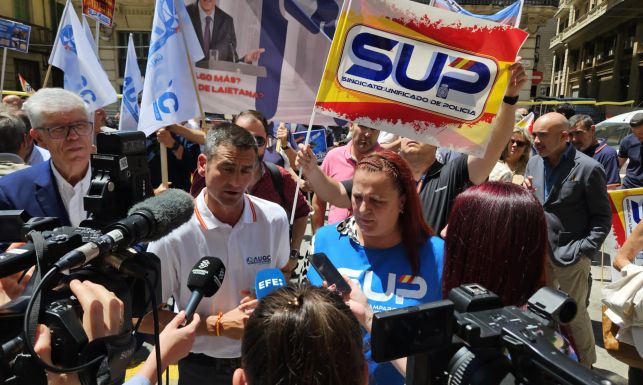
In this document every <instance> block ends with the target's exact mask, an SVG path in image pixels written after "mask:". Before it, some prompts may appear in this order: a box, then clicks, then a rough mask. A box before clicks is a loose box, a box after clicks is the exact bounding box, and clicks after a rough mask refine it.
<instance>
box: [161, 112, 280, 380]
mask: <svg viewBox="0 0 643 385" xmlns="http://www.w3.org/2000/svg"><path fill="white" fill-rule="evenodd" d="M257 164H258V155H257V143H256V141H255V139H254V137H253V136H252V135H251V134H250V133H249V132H248V131H246V130H244V129H243V128H241V127H239V126H237V125H235V124H232V123H225V124H223V125H221V126H219V127H217V128H216V129H212V130H210V131H209V132H208V134H207V135H206V143H205V154H201V155H199V158H198V171H199V173H200V174H201V175H202V176H204V177H205V183H206V187H205V188H204V189H203V190H202V191H201V193H200V194H199V196H198V197H197V198H196V204H195V210H194V215H193V216H192V218H191V219H190V221H188V222H187V223H185V224H184V225H182V226H181V227H179V228H178V229H176V230H175V231H174V232H172V233H171V234H170V235H169V236H167V237H165V238H163V239H161V240H160V241H157V242H153V243H151V244H150V245H149V248H148V251H150V252H152V253H155V254H156V255H158V257H159V258H160V259H161V270H162V276H163V285H162V286H163V298H169V297H170V296H173V297H174V298H175V300H176V303H177V306H178V308H179V309H184V308H185V306H186V304H187V302H188V300H189V298H190V295H191V292H190V290H189V289H188V287H187V279H188V275H189V274H190V270H191V269H192V267H193V266H194V265H195V263H196V262H197V261H198V260H199V259H200V258H201V257H204V256H214V257H218V258H220V259H221V260H222V261H223V263H224V265H225V267H226V273H225V278H224V280H223V285H222V286H221V288H220V289H219V290H218V291H217V293H216V294H215V295H214V296H212V297H211V298H204V299H203V300H202V301H201V303H200V304H199V306H198V308H197V313H199V315H200V316H201V319H202V320H205V322H202V325H201V326H200V332H199V333H198V334H200V336H197V338H196V340H195V342H194V346H193V347H192V352H191V353H190V355H188V357H186V358H185V359H183V360H181V361H179V382H178V383H179V385H197V384H199V385H201V384H226V385H229V384H231V383H232V374H233V372H234V370H235V369H236V368H237V367H239V357H240V356H241V342H240V338H241V336H242V335H243V327H244V324H245V320H246V319H247V318H248V314H246V312H245V311H244V309H243V307H241V308H240V301H241V299H242V298H243V296H244V294H243V293H242V292H247V291H249V290H251V289H253V288H254V283H255V275H256V273H257V272H258V271H260V270H263V269H267V268H274V267H278V268H286V267H287V264H288V254H289V251H290V246H289V241H288V220H287V218H286V213H285V211H284V210H283V209H282V208H281V207H280V206H279V205H277V204H275V203H272V202H268V201H266V200H263V199H260V198H256V197H254V196H249V195H248V194H246V193H245V192H246V189H247V188H248V185H249V184H250V182H251V180H252V174H253V171H254V170H255V167H256V166H257Z"/></svg>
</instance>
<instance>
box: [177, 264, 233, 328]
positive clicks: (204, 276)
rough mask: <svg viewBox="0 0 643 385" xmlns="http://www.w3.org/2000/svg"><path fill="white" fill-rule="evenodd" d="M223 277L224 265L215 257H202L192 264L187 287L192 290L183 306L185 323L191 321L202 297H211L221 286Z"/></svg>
mask: <svg viewBox="0 0 643 385" xmlns="http://www.w3.org/2000/svg"><path fill="white" fill-rule="evenodd" d="M224 277H225V266H224V265H223V262H222V261H221V260H220V259H219V258H217V257H203V258H201V259H200V260H199V262H197V263H196V265H194V267H193V268H192V271H190V275H189V276H188V288H189V289H190V291H192V296H190V299H189V300H188V303H187V305H186V306H185V320H186V323H190V322H191V321H192V316H194V312H195V311H196V308H197V306H199V302H201V300H202V299H203V297H206V298H208V297H212V296H213V295H214V294H215V293H216V292H217V291H218V290H219V288H221V285H222V283H223V278H224Z"/></svg>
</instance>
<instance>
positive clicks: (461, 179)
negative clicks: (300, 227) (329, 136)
mask: <svg viewBox="0 0 643 385" xmlns="http://www.w3.org/2000/svg"><path fill="white" fill-rule="evenodd" d="M526 81H527V77H526V75H525V71H524V68H523V67H522V65H521V64H520V63H514V64H513V65H512V67H511V79H510V80H509V86H508V87H507V91H506V93H505V98H504V99H503V103H502V105H501V107H500V111H498V114H497V115H496V121H495V122H494V125H493V128H492V132H491V137H490V138H489V144H488V146H487V151H486V153H485V155H484V156H483V157H482V158H478V157H474V156H470V155H466V154H462V155H460V156H458V157H456V158H455V159H453V160H451V161H449V162H448V163H447V164H444V165H443V164H441V163H440V162H438V161H437V160H436V157H435V154H436V150H437V147H435V146H433V145H430V144H425V143H421V142H418V141H416V140H413V139H408V138H403V139H402V144H401V148H400V155H401V156H402V157H403V158H404V159H405V160H406V161H407V162H408V163H409V166H410V167H411V170H412V171H413V177H414V178H415V180H416V182H417V188H418V193H419V194H420V200H421V202H422V208H423V214H424V219H425V220H426V222H427V224H428V225H429V226H431V228H433V229H434V230H435V231H436V232H439V231H442V230H443V229H444V227H445V226H446V224H447V220H448V216H449V213H450V211H451V204H452V203H453V200H454V198H455V197H456V195H458V194H459V193H460V192H461V191H463V190H464V189H465V188H466V187H467V186H468V185H469V184H474V185H475V184H480V183H482V182H484V181H486V180H487V178H488V176H489V173H490V172H491V170H492V169H493V167H494V165H495V164H496V162H497V161H498V159H499V158H500V154H501V153H502V151H503V149H504V148H505V147H506V145H507V142H508V141H509V138H510V137H511V134H512V132H513V128H514V121H515V118H514V116H515V111H516V107H517V106H516V105H515V102H516V101H517V100H518V96H517V95H518V93H519V92H520V89H521V88H522V87H523V85H524V84H525V83H526ZM314 160H315V156H314V154H313V152H312V150H311V149H310V148H309V147H308V148H301V149H300V151H299V152H298V153H297V164H298V166H299V167H301V168H302V169H303V172H304V174H305V176H306V179H307V180H308V182H309V184H310V187H311V188H312V189H313V191H315V194H319V196H320V198H321V199H323V200H325V201H327V202H329V203H331V204H333V205H335V206H337V207H343V208H350V207H351V200H350V197H351V190H352V186H353V183H352V180H347V181H342V182H341V183H340V182H339V181H335V180H333V179H331V178H330V177H328V176H327V175H325V174H324V173H323V172H322V171H321V169H320V168H319V166H317V162H316V161H314Z"/></svg>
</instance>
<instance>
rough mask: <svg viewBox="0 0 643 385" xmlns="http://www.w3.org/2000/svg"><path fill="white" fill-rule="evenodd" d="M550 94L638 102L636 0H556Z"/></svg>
mask: <svg viewBox="0 0 643 385" xmlns="http://www.w3.org/2000/svg"><path fill="white" fill-rule="evenodd" d="M555 18H556V23H557V26H556V36H555V37H554V38H553V39H552V40H551V43H550V49H551V50H552V53H553V57H552V65H551V68H552V69H551V71H552V73H551V88H550V93H549V95H550V96H556V97H561V96H565V97H581V98H594V99H596V100H598V101H626V100H633V101H634V105H638V104H640V103H641V102H642V95H641V87H643V83H642V82H641V79H642V72H643V47H641V43H642V39H643V3H641V0H561V3H560V6H559V8H558V11H557V12H556V15H555Z"/></svg>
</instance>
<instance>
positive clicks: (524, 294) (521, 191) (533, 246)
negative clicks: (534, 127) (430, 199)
mask: <svg viewBox="0 0 643 385" xmlns="http://www.w3.org/2000/svg"><path fill="white" fill-rule="evenodd" d="M546 247H547V223H546V222H545V212H544V211H543V207H542V205H541V204H540V203H539V202H538V200H537V199H536V197H535V196H534V195H533V194H532V193H531V192H529V191H527V190H526V189H525V188H523V187H520V186H518V185H515V184H512V183H504V182H486V183H483V184H480V185H478V186H473V187H470V188H468V189H467V190H466V191H464V192H462V193H461V194H460V195H458V197H457V198H456V199H455V202H454V204H453V209H452V210H451V215H450V216H449V228H448V230H447V236H446V257H445V262H444V272H443V280H442V287H443V293H444V296H445V297H446V296H447V295H448V293H449V290H451V289H453V288H455V287H458V286H460V285H461V284H465V283H479V284H481V285H482V286H484V287H485V288H487V289H489V290H491V291H492V292H494V293H496V294H497V295H498V296H500V298H501V299H502V302H503V303H504V304H505V305H516V306H521V305H524V304H526V303H527V299H529V297H530V296H531V295H532V294H534V293H535V292H536V291H537V290H538V289H539V288H541V287H542V286H544V282H545V281H544V279H543V277H544V269H545V253H546Z"/></svg>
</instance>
